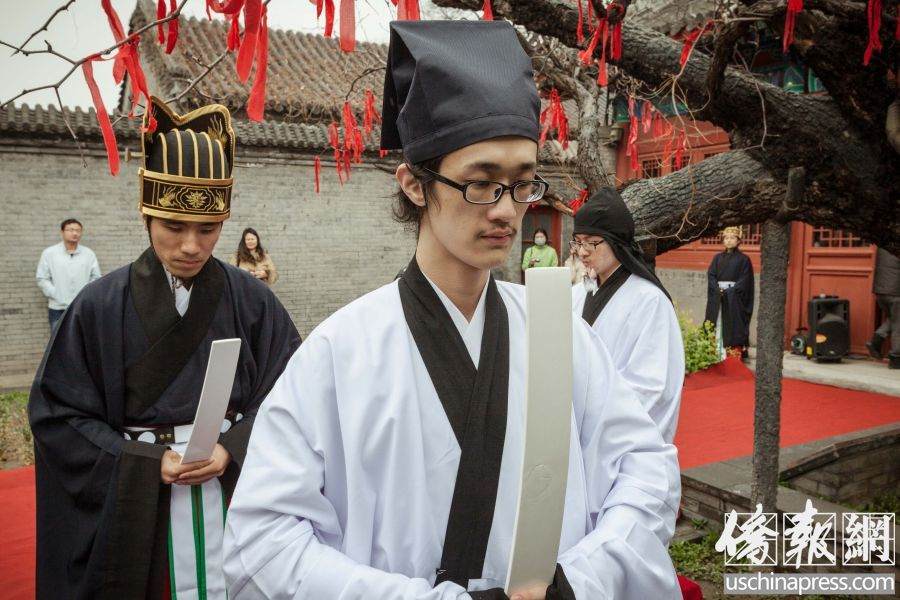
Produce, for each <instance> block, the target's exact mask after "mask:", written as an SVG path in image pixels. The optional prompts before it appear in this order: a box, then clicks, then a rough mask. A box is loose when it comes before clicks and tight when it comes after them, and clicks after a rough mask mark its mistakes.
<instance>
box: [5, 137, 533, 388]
mask: <svg viewBox="0 0 900 600" xmlns="http://www.w3.org/2000/svg"><path fill="white" fill-rule="evenodd" d="M83 160H84V165H83V164H82V156H80V155H79V154H78V153H77V152H73V151H72V150H66V149H64V148H59V147H57V148H56V149H54V147H53V145H44V146H40V145H38V144H36V143H35V144H34V145H12V144H10V143H9V141H8V140H7V143H4V142H3V140H0V210H2V214H3V217H4V218H3V220H2V221H0V252H2V256H3V257H4V260H3V261H2V264H3V266H2V267H0V269H2V272H0V331H2V339H3V344H2V345H0V375H14V374H19V373H26V372H33V371H34V369H35V368H36V366H37V364H38V363H39V362H40V357H41V355H42V353H43V350H44V347H45V345H46V342H47V339H48V336H49V329H48V326H47V316H46V308H47V304H46V300H45V299H44V297H43V295H42V294H41V292H40V290H39V289H38V287H37V285H36V283H35V279H34V274H35V269H36V267H37V261H38V258H39V257H40V253H41V251H42V250H43V249H44V248H45V247H47V246H49V245H51V244H54V243H56V242H58V241H59V224H60V222H61V221H62V220H63V219H66V218H68V217H75V218H77V219H79V220H80V221H81V222H82V223H83V224H84V235H83V238H82V243H83V244H84V245H86V246H88V247H89V248H91V249H92V250H94V252H95V253H96V254H97V258H98V260H99V262H100V268H101V269H102V271H103V273H108V272H110V271H112V270H113V269H115V268H116V267H119V266H122V265H125V264H128V263H129V262H131V261H132V260H134V259H135V258H136V257H137V256H138V255H139V254H140V253H141V252H142V251H143V250H144V249H145V248H146V247H147V244H148V242H147V236H146V232H144V230H143V227H142V225H141V220H140V215H139V212H138V207H137V203H138V187H137V184H138V178H137V169H138V166H139V163H138V162H136V161H132V162H127V163H126V162H123V163H122V167H121V170H120V173H119V175H118V176H117V177H111V176H110V175H109V171H108V167H107V163H106V158H105V155H104V154H103V153H102V152H101V151H99V149H97V148H93V147H92V148H90V149H89V150H88V151H87V152H86V153H85V156H84V157H83ZM236 162H237V166H236V169H235V172H234V177H235V185H234V194H233V206H232V218H231V219H230V220H229V221H227V222H226V223H225V228H224V230H223V233H222V236H221V238H220V240H219V243H218V245H217V246H216V249H215V256H217V257H218V258H221V259H223V260H227V259H228V256H229V255H230V254H231V253H232V252H234V250H235V249H236V247H237V244H238V241H239V239H240V233H241V231H242V230H243V229H244V227H253V228H255V229H256V230H257V231H259V234H260V237H261V238H262V241H263V244H264V245H265V247H266V248H267V250H269V251H270V252H271V255H272V258H273V260H274V262H275V265H276V267H277V268H278V271H279V281H278V282H277V283H276V284H275V287H274V291H275V293H276V294H277V295H278V297H279V299H280V300H281V302H282V303H283V304H284V305H285V307H286V308H287V310H288V312H289V313H290V314H291V317H292V318H293V319H294V322H295V324H296V325H297V328H298V329H299V330H300V332H301V334H302V335H303V336H306V335H307V334H308V333H309V332H310V331H311V330H312V329H313V327H315V326H316V325H317V324H318V323H319V322H321V321H322V320H323V319H324V318H325V317H327V316H328V315H330V314H331V313H332V312H334V311H335V310H336V309H338V308H340V307H341V306H343V305H344V304H346V303H348V302H350V301H351V300H353V299H355V298H357V297H359V296H361V295H362V294H364V293H366V292H368V291H370V290H372V289H374V288H376V287H378V286H380V285H382V284H384V283H387V282H389V281H391V280H392V279H393V278H394V276H395V275H396V273H397V272H398V271H399V270H400V268H402V267H403V266H405V265H406V264H407V262H408V261H409V259H410V258H411V257H412V254H413V251H414V248H415V240H414V238H413V235H412V234H410V233H407V232H405V231H404V229H403V227H402V226H401V225H399V224H397V223H395V222H394V221H393V220H392V218H391V212H390V204H391V199H390V196H391V194H392V193H393V190H394V179H393V176H392V175H390V174H389V173H385V172H383V171H381V170H379V169H377V168H375V167H374V166H371V165H368V164H363V165H357V166H354V169H353V172H352V175H351V178H350V181H349V182H348V183H347V184H346V185H344V186H343V187H342V186H340V185H339V184H338V182H337V180H336V177H335V176H334V170H333V167H331V168H329V167H328V165H327V164H325V165H323V173H322V177H321V183H322V191H321V193H320V194H316V192H315V181H314V178H313V167H312V159H311V157H308V156H296V155H290V154H286V153H279V152H268V153H255V154H244V155H241V154H239V155H238V157H237V160H236ZM520 246H521V245H520V244H518V243H517V244H515V245H514V251H513V252H512V254H511V256H510V258H509V261H508V262H507V264H506V265H505V266H504V267H502V268H498V269H497V270H496V271H495V275H496V276H497V277H498V278H501V279H507V280H512V281H519V263H520V262H521V256H520V254H521V247H520Z"/></svg>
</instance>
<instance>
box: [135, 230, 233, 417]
mask: <svg viewBox="0 0 900 600" xmlns="http://www.w3.org/2000/svg"><path fill="white" fill-rule="evenodd" d="M129 287H130V293H131V299H132V302H133V303H134V308H135V310H136V311H137V314H138V318H139V319H140V321H141V325H142V326H143V328H144V333H146V334H147V337H148V338H149V339H150V348H149V349H148V350H147V352H146V353H145V354H144V355H143V356H142V357H141V358H140V359H138V361H137V362H136V363H134V364H133V365H129V366H128V367H127V368H126V370H125V418H126V422H127V420H128V419H134V418H137V417H138V416H140V415H141V414H143V413H144V411H146V410H147V409H148V408H150V407H151V406H153V404H155V403H156V401H157V400H158V399H159V397H160V396H161V395H162V393H163V392H164V391H165V390H166V388H167V387H169V384H171V383H172V381H173V380H174V379H175V377H177V376H178V374H179V373H180V372H181V370H182V369H183V368H184V365H185V364H186V363H187V362H188V360H190V358H191V356H193V354H194V352H195V351H196V350H197V346H199V345H200V342H201V341H203V338H205V337H206V333H207V331H208V330H209V325H210V323H211V322H212V319H213V317H214V316H215V314H216V309H217V308H218V307H219V300H220V299H221V297H222V291H223V290H224V289H225V273H223V272H222V268H221V267H220V266H219V265H218V263H217V262H216V261H215V260H214V259H213V258H212V257H210V259H209V260H207V261H206V264H205V265H203V268H202V269H200V272H199V273H197V275H196V276H195V277H194V280H193V282H192V284H191V302H190V304H189V305H188V309H187V312H185V314H184V317H182V316H181V315H179V314H178V311H177V310H176V309H175V301H174V298H173V297H172V287H171V284H170V283H169V279H168V277H167V276H166V272H165V270H164V269H163V266H162V263H161V262H160V261H159V258H157V256H156V252H154V251H153V248H152V247H151V248H147V250H145V251H144V253H143V254H141V256H140V258H138V259H137V260H136V261H134V262H133V263H132V264H131V270H130V272H129Z"/></svg>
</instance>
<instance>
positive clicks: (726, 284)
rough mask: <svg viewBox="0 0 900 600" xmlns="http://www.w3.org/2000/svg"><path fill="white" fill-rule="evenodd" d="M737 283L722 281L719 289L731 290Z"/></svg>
mask: <svg viewBox="0 0 900 600" xmlns="http://www.w3.org/2000/svg"><path fill="white" fill-rule="evenodd" d="M736 283H737V282H736V281H720V282H719V289H720V290H727V289H729V288H733V287H734V285H735V284H736Z"/></svg>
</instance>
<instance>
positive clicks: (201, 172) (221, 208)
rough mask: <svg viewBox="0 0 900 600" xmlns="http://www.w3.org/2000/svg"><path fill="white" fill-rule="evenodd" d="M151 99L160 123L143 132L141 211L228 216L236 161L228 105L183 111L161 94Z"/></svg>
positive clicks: (188, 217)
mask: <svg viewBox="0 0 900 600" xmlns="http://www.w3.org/2000/svg"><path fill="white" fill-rule="evenodd" d="M150 103H151V105H152V107H153V116H154V117H156V121H157V126H156V131H153V132H147V133H145V134H144V135H143V136H142V138H141V140H142V142H141V143H142V146H143V153H144V159H143V164H144V166H143V168H142V169H140V171H139V173H140V179H141V212H142V213H144V214H146V215H151V216H154V217H162V218H164V219H175V220H178V221H200V222H218V221H224V220H225V219H227V218H228V217H229V216H230V213H231V181H232V180H231V168H232V165H233V164H234V130H233V129H232V128H231V114H230V113H229V112H228V109H227V108H225V107H224V106H222V105H221V104H210V105H209V106H204V107H202V108H198V109H197V110H193V111H191V112H189V113H188V114H186V115H183V116H182V115H177V114H175V113H174V112H172V110H171V109H170V108H169V107H168V106H166V105H165V104H164V103H163V102H162V100H159V99H158V98H153V97H151V98H150ZM148 112H149V111H148ZM147 119H148V116H147V115H145V116H144V121H145V123H144V125H145V126H146V125H147V123H146V121H147Z"/></svg>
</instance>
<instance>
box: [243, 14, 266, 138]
mask: <svg viewBox="0 0 900 600" xmlns="http://www.w3.org/2000/svg"><path fill="white" fill-rule="evenodd" d="M267 13H268V9H267V8H266V6H265V5H263V7H262V14H261V15H260V21H259V27H260V30H259V35H258V39H257V42H256V74H255V75H254V76H253V87H252V88H251V89H250V98H249V99H248V100H247V118H249V119H250V120H251V121H257V122H259V121H262V119H263V113H265V110H266V78H267V74H268V70H269V17H268V14H267Z"/></svg>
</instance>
